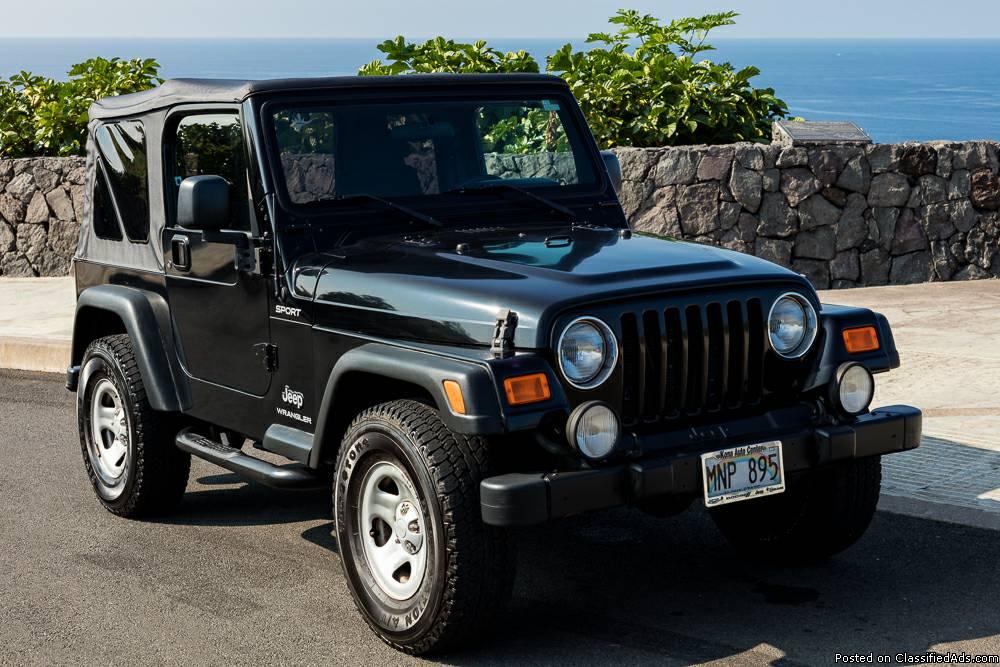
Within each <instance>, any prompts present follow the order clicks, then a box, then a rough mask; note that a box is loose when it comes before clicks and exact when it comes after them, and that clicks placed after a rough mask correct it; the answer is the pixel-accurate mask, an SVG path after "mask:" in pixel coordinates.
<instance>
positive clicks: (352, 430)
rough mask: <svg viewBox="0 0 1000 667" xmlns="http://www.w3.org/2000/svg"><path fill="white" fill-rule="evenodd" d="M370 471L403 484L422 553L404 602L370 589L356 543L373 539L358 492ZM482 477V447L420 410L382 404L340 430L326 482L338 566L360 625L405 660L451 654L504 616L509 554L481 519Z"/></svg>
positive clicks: (402, 403) (373, 579)
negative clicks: (420, 568)
mask: <svg viewBox="0 0 1000 667" xmlns="http://www.w3.org/2000/svg"><path fill="white" fill-rule="evenodd" d="M379 465H381V466H382V467H386V466H387V465H392V466H397V467H398V468H397V469H399V470H401V471H403V472H404V473H405V475H407V476H408V477H409V479H410V480H412V490H413V491H415V492H416V494H417V496H418V498H417V500H418V502H419V505H420V513H421V516H422V521H423V523H422V531H423V533H424V542H423V545H424V547H423V548H428V549H430V551H428V552H427V554H426V556H425V557H426V559H427V560H426V568H425V569H424V572H425V574H424V575H423V579H422V580H421V583H420V584H419V589H418V590H417V591H416V592H415V593H414V594H413V595H412V597H411V598H409V599H394V598H393V597H392V596H391V594H389V593H387V592H386V589H385V588H384V587H380V586H379V584H378V583H377V582H378V579H377V576H376V573H375V569H374V567H373V565H372V564H371V563H370V562H369V558H368V556H366V552H365V545H364V544H363V542H362V541H363V540H364V539H365V538H366V537H367V536H371V535H373V533H370V532H369V530H370V527H369V526H367V525H364V520H363V519H362V518H361V513H362V512H361V508H362V506H363V505H362V503H363V500H362V499H361V497H360V494H361V493H362V490H363V486H364V483H365V482H364V480H365V479H367V475H369V474H371V471H372V470H373V469H374V468H375V466H379ZM487 474H488V457H487V444H486V442H485V441H484V440H483V439H482V438H478V437H470V436H464V435H461V434H457V433H453V432H452V431H450V430H449V429H448V427H447V426H445V424H444V422H443V421H442V420H441V418H440V416H439V415H438V413H437V411H436V410H434V409H433V408H431V407H429V406H427V405H425V404H423V403H419V402H416V401H411V400H398V401H392V402H390V403H384V404H382V405H378V406H375V407H373V408H369V409H367V410H365V411H364V412H362V413H361V414H360V415H358V416H357V418H355V419H354V421H353V423H352V424H351V425H350V426H349V427H348V429H347V432H346V433H345V435H344V439H343V444H342V445H341V448H340V452H339V455H338V460H337V466H336V476H335V478H334V484H333V504H334V513H335V516H336V526H337V528H336V530H337V539H338V544H339V547H340V554H341V564H342V566H343V569H344V574H345V577H346V579H347V582H348V586H349V588H350V590H351V593H352V595H353V596H354V600H355V603H356V604H357V607H358V609H359V610H360V612H361V614H362V616H363V617H364V619H365V621H366V622H367V623H368V625H369V626H370V627H371V628H372V630H373V631H374V632H375V633H376V634H377V635H378V636H379V637H380V638H381V639H382V640H383V641H384V642H386V643H387V644H389V645H390V646H392V647H393V648H395V649H397V650H400V651H403V652H406V653H409V654H413V655H417V654H424V653H428V652H430V651H441V650H444V649H448V648H453V647H455V646H457V645H459V644H464V643H467V642H470V641H474V640H475V639H477V638H478V637H481V636H482V635H483V633H484V631H487V630H489V629H491V628H492V627H494V625H495V623H494V621H495V620H496V619H497V618H498V617H499V616H500V615H502V614H503V612H504V611H505V609H506V605H507V602H508V601H509V599H510V595H511V591H512V589H513V582H514V552H513V548H512V545H511V543H510V541H509V538H508V535H507V533H506V531H504V530H502V529H499V528H496V527H493V526H488V525H486V524H484V523H483V521H482V518H481V513H480V512H481V510H480V505H479V483H480V481H481V480H482V479H483V477H484V476H485V475H487Z"/></svg>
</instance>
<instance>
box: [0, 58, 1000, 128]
mask: <svg viewBox="0 0 1000 667" xmlns="http://www.w3.org/2000/svg"><path fill="white" fill-rule="evenodd" d="M379 41H381V40H380V39H378V38H371V39H327V40H316V39H301V40H293V39H280V40H279V39H275V40H268V39H255V40H184V39H131V40H127V39H0V76H4V77H6V76H9V75H10V74H13V73H15V72H17V71H20V70H29V71H33V72H35V73H37V74H43V75H46V76H54V77H62V76H65V72H66V70H67V69H68V67H69V65H70V64H72V63H75V62H79V61H82V60H86V59H87V58H90V57H93V56H97V55H100V56H105V57H111V56H120V57H126V58H133V57H143V58H146V57H150V58H156V59H157V60H158V61H159V62H160V64H161V65H162V74H163V76H165V77H220V78H271V77H287V76H330V75H340V74H353V73H355V72H356V71H357V68H358V67H359V66H360V65H362V64H364V63H366V62H368V61H370V60H372V59H374V58H377V57H379V55H380V54H379V52H378V50H377V49H376V48H375V46H376V44H377V43H378V42H379ZM566 42H573V43H574V44H577V45H582V44H583V42H582V40H579V39H572V38H568V39H561V40H559V39H517V38H506V39H492V40H490V43H491V44H492V45H493V46H495V47H497V48H501V49H504V50H517V49H524V50H526V51H529V52H530V53H532V54H533V55H534V56H535V57H536V58H537V59H538V60H539V61H540V62H543V63H544V57H545V55H547V54H549V53H551V52H552V51H554V50H555V49H556V48H558V47H559V46H561V45H562V44H564V43H566ZM714 43H715V44H716V46H717V47H718V48H717V51H715V52H714V53H710V54H709V57H711V58H713V59H715V60H727V61H729V62H731V63H733V64H734V65H736V66H738V67H742V66H744V65H751V64H752V65H756V66H757V67H758V68H759V69H760V70H761V75H760V76H759V77H757V78H756V79H755V80H754V83H755V85H758V86H771V87H773V88H774V89H775V91H776V92H777V94H778V96H779V97H781V98H782V99H784V100H785V101H786V102H787V103H788V105H789V110H790V112H791V113H792V114H793V115H797V116H802V117H804V118H807V119H810V120H850V121H854V122H855V123H857V124H858V125H860V126H861V127H863V128H864V129H865V130H866V131H867V132H868V133H869V134H870V135H871V136H872V138H873V139H874V140H875V141H877V142H885V143H888V142H898V141H907V140H916V141H927V140H935V139H944V140H956V141H957V140H968V139H1000V67H998V66H997V63H1000V40H852V39H822V40H758V39H746V40H743V39H740V40H736V39H728V40H715V41H714Z"/></svg>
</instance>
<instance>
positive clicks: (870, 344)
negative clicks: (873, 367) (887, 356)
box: [843, 326, 878, 354]
mask: <svg viewBox="0 0 1000 667" xmlns="http://www.w3.org/2000/svg"><path fill="white" fill-rule="evenodd" d="M843 336H844V347H846V348H847V351H848V352H849V353H850V354H858V353H859V352H872V351H874V350H877V349H878V332H877V331H876V330H875V327H872V326H868V327H857V328H856V329H844V331H843Z"/></svg>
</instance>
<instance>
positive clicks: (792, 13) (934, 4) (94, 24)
mask: <svg viewBox="0 0 1000 667" xmlns="http://www.w3.org/2000/svg"><path fill="white" fill-rule="evenodd" d="M3 4H4V5H5V6H4V9H3V19H4V20H3V22H2V23H0V37H223V38H224V37H369V38H370V37H384V36H390V35H395V34H405V35H407V36H410V37H421V36H429V35H435V34H446V35H449V36H456V37H466V36H477V37H478V36H481V37H485V38H492V37H511V36H514V37H577V36H582V35H586V34H587V33H588V32H591V31H594V30H596V29H600V28H601V27H602V26H603V24H604V20H605V19H606V17H607V16H609V15H610V14H612V13H613V12H614V11H615V9H616V8H618V7H620V6H629V7H634V8H636V9H639V10H643V11H648V12H651V13H654V14H657V15H662V16H683V15H695V14H703V13H707V12H712V11H720V10H725V9H734V10H737V11H739V12H740V13H741V14H742V16H741V18H740V19H739V24H738V25H737V26H735V27H731V28H728V29H724V30H721V31H720V32H719V34H718V36H719V37H906V38H920V37H944V38H964V37H970V38H996V37H1000V2H998V1H997V0H950V1H942V0H823V1H821V2H816V1H815V0H798V1H792V2H789V1H787V0H786V1H784V2H781V1H778V0H715V1H712V2H706V1H704V0H701V1H699V0H659V1H658V2H651V1H649V0H611V1H606V0H492V1H489V2H487V1H483V0H171V1H168V2H164V1H163V0H157V1H150V0H100V2H97V3H93V2H84V1H83V0H15V1H12V2H4V3H3Z"/></svg>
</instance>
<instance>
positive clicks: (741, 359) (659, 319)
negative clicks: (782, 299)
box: [621, 298, 766, 425]
mask: <svg viewBox="0 0 1000 667" xmlns="http://www.w3.org/2000/svg"><path fill="white" fill-rule="evenodd" d="M621 330H622V345H621V348H622V350H621V352H622V364H623V370H624V377H623V380H624V382H623V402H622V408H623V409H622V418H623V421H624V422H625V424H626V425H632V424H636V423H639V422H657V421H660V420H664V419H666V420H676V419H680V418H682V417H697V416H700V415H704V414H707V413H714V412H719V411H723V410H731V409H738V408H741V407H744V406H748V405H753V404H756V403H758V402H759V401H760V400H761V397H762V396H763V382H762V380H763V369H764V354H765V352H766V350H765V348H764V335H765V332H764V316H763V312H762V310H761V302H760V299H757V298H750V299H746V300H731V301H725V302H711V303H707V304H702V305H688V306H684V307H677V306H670V307H667V308H665V309H663V310H658V309H657V310H654V309H644V310H636V311H632V312H626V313H623V314H622V316H621Z"/></svg>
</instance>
